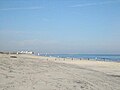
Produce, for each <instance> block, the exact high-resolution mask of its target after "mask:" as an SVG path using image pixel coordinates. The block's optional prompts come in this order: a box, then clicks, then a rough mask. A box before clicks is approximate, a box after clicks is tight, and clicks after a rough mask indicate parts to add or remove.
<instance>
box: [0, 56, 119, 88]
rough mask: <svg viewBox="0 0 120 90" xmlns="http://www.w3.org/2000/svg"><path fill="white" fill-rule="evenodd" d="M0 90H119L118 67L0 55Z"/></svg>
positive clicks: (113, 63)
mask: <svg viewBox="0 0 120 90" xmlns="http://www.w3.org/2000/svg"><path fill="white" fill-rule="evenodd" d="M11 56H16V57H17V58H15V57H11ZM0 90H120V63H117V62H103V61H90V60H71V59H63V58H54V57H42V56H34V55H11V54H9V55H5V54H0Z"/></svg>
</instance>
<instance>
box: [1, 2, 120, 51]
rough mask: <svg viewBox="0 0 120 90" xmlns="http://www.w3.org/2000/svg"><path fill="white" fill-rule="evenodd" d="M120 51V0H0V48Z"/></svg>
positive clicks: (7, 49)
mask: <svg viewBox="0 0 120 90" xmlns="http://www.w3.org/2000/svg"><path fill="white" fill-rule="evenodd" d="M9 50H10V51H16V50H33V51H36V52H42V53H120V0H0V51H9Z"/></svg>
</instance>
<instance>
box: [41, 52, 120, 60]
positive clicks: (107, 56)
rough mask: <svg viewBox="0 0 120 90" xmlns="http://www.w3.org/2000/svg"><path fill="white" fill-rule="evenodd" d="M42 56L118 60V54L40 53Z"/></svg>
mask: <svg viewBox="0 0 120 90" xmlns="http://www.w3.org/2000/svg"><path fill="white" fill-rule="evenodd" d="M42 56H48V57H60V58H77V59H88V60H98V61H115V62H120V54H42Z"/></svg>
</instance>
